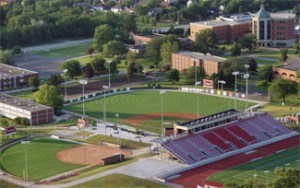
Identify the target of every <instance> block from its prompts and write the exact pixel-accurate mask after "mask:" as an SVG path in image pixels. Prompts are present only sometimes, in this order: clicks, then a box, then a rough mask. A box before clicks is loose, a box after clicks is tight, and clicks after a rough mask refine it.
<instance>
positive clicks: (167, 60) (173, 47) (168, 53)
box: [160, 41, 178, 64]
mask: <svg viewBox="0 0 300 188" xmlns="http://www.w3.org/2000/svg"><path fill="white" fill-rule="evenodd" d="M175 52H178V43H177V42H171V41H166V42H163V43H162V45H161V48H160V56H161V59H162V64H172V53H175Z"/></svg>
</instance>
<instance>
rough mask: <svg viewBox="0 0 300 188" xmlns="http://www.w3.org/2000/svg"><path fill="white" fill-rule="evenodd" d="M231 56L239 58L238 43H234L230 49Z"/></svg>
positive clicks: (239, 49) (239, 48)
mask: <svg viewBox="0 0 300 188" xmlns="http://www.w3.org/2000/svg"><path fill="white" fill-rule="evenodd" d="M230 51H231V56H240V55H241V52H242V51H241V47H240V45H239V44H238V43H234V44H233V46H232V47H231V49H230Z"/></svg>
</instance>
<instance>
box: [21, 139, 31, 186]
mask: <svg viewBox="0 0 300 188" xmlns="http://www.w3.org/2000/svg"><path fill="white" fill-rule="evenodd" d="M29 143H30V141H21V144H24V145H25V174H24V181H25V182H27V181H28V159H27V145H28V144H29Z"/></svg>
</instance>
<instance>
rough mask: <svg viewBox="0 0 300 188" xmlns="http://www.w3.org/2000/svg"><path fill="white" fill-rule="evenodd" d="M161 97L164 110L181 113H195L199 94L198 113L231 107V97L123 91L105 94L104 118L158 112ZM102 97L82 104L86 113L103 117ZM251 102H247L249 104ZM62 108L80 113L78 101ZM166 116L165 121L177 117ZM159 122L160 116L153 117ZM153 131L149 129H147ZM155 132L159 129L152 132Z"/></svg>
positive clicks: (242, 104)
mask: <svg viewBox="0 0 300 188" xmlns="http://www.w3.org/2000/svg"><path fill="white" fill-rule="evenodd" d="M161 97H163V105H162V106H163V111H164V112H181V113H188V114H195V115H196V114H197V106H198V105H197V101H198V97H199V112H200V115H202V116H206V115H210V114H214V113H217V112H220V111H224V110H228V109H231V108H234V100H233V99H228V98H222V97H215V96H209V95H201V94H198V96H197V94H195V93H185V92H176V91H166V93H165V94H164V95H163V96H162V95H160V94H159V90H152V91H140V92H131V93H123V94H118V95H112V96H107V97H106V117H107V120H108V121H112V122H116V118H115V114H116V113H118V114H119V117H120V121H121V122H122V119H125V118H129V117H132V116H136V115H142V114H151V113H161ZM103 103H104V100H103V97H102V98H98V99H95V100H91V101H88V102H86V103H85V112H86V114H87V115H88V116H92V117H95V118H100V119H103ZM252 105H254V104H253V103H249V106H252ZM244 107H245V102H243V101H239V100H237V108H238V109H243V108H244ZM64 109H66V110H69V111H73V112H77V113H82V103H78V104H74V105H70V106H66V107H64ZM165 118H166V117H165ZM178 118H179V117H177V118H173V120H172V119H168V121H173V122H174V120H177V119H178ZM156 121H158V122H160V119H156ZM157 124H159V123H153V121H151V122H150V123H149V124H144V125H145V126H143V125H139V126H137V128H139V129H144V130H149V129H148V127H149V126H152V127H154V128H155V127H157V126H156V125H157ZM151 131H153V130H151ZM156 132H157V133H159V131H156Z"/></svg>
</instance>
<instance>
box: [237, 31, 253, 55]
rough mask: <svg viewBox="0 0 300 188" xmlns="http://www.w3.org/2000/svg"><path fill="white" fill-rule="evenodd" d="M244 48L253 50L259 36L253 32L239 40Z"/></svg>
mask: <svg viewBox="0 0 300 188" xmlns="http://www.w3.org/2000/svg"><path fill="white" fill-rule="evenodd" d="M239 43H240V45H241V47H242V48H246V49H248V50H249V51H252V50H254V49H255V48H256V46H257V38H256V36H255V35H253V34H247V35H245V36H244V37H243V38H241V39H240V41H239Z"/></svg>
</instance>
